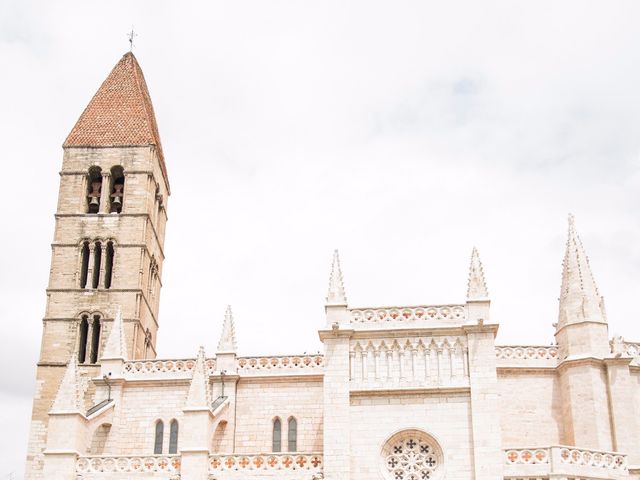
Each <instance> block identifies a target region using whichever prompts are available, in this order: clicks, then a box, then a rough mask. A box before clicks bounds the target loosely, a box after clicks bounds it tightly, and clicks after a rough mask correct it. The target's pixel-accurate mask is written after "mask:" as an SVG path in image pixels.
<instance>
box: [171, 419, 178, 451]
mask: <svg viewBox="0 0 640 480" xmlns="http://www.w3.org/2000/svg"><path fill="white" fill-rule="evenodd" d="M169 453H178V421H177V420H175V419H174V420H171V423H170V424H169Z"/></svg>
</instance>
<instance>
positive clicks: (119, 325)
mask: <svg viewBox="0 0 640 480" xmlns="http://www.w3.org/2000/svg"><path fill="white" fill-rule="evenodd" d="M101 358H102V359H114V358H121V359H123V360H126V359H127V341H126V337H125V331H124V323H123V321H122V311H121V310H120V307H118V311H117V313H116V317H115V318H114V319H113V326H112V327H111V332H110V333H109V338H108V339H107V344H106V345H105V347H104V351H103V352H102V357H101Z"/></svg>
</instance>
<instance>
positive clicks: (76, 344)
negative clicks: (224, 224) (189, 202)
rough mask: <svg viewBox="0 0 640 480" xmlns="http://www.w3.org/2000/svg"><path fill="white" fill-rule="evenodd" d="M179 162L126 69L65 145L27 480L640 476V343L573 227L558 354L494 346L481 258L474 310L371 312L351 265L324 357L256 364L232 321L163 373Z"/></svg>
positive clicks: (112, 78)
mask: <svg viewBox="0 0 640 480" xmlns="http://www.w3.org/2000/svg"><path fill="white" fill-rule="evenodd" d="M167 164H169V165H170V160H169V159H166V160H165V157H164V154H163V150H162V144H161V141H160V135H159V131H158V126H157V123H156V118H155V114H154V111H153V105H152V102H151V97H150V95H149V91H148V89H147V85H146V82H145V78H144V75H143V73H142V70H141V68H140V65H139V64H138V61H137V59H136V57H135V56H134V55H133V54H132V53H131V52H129V53H126V54H125V55H124V56H123V57H122V58H121V59H120V60H119V62H118V63H117V64H116V65H115V67H114V68H113V70H112V71H111V73H110V74H109V75H108V77H107V78H106V79H105V81H104V82H103V83H102V85H101V86H100V87H99V89H98V91H97V93H96V94H95V95H94V96H93V98H92V99H91V101H90V103H89V105H88V106H87V107H86V108H85V110H84V111H83V112H82V114H81V115H80V117H79V119H78V121H77V123H76V124H75V126H74V127H73V129H72V130H71V132H70V133H69V135H68V136H67V138H66V140H65V141H64V144H63V159H62V168H61V171H60V189H59V199H58V205H57V212H56V214H55V232H54V239H53V243H52V256H51V270H50V276H49V284H48V288H47V290H46V309H45V314H44V318H43V333H42V343H41V351H40V357H39V360H38V365H37V374H36V375H37V378H36V393H35V395H34V399H33V412H32V419H31V424H30V435H29V446H28V453H27V465H26V472H27V473H26V478H27V479H29V480H41V479H44V480H102V479H104V480H125V479H127V480H129V479H163V480H170V479H171V480H175V479H182V480H249V479H274V480H275V479H277V480H314V479H315V480H319V479H327V480H375V479H380V480H427V479H428V480H443V479H447V480H498V479H511V480H541V479H557V480H595V479H598V480H604V479H611V480H613V479H632V478H640V417H639V416H638V414H637V412H638V411H640V343H633V342H628V341H625V340H624V339H623V338H621V337H615V338H610V337H609V333H608V326H607V316H606V312H605V307H604V302H603V299H602V297H601V296H600V293H599V291H598V288H597V285H596V282H595V280H594V277H593V275H592V272H591V268H590V266H589V260H588V257H587V254H586V252H585V249H584V247H583V245H582V243H581V241H580V237H579V236H578V233H577V229H576V224H575V220H574V219H573V217H570V218H569V225H568V233H567V243H566V251H565V252H564V263H563V271H562V283H561V286H560V297H559V312H558V319H557V323H555V324H554V327H555V339H551V338H550V339H549V345H546V346H543V345H527V344H526V343H523V344H521V345H496V343H495V338H496V334H497V331H498V327H499V326H498V324H496V323H495V322H493V321H492V319H491V309H490V299H489V293H488V289H487V285H486V282H485V278H484V273H483V267H482V263H481V261H480V256H479V253H478V251H477V250H476V249H473V251H472V254H471V261H470V268H469V278H468V289H467V292H466V297H464V298H463V297H462V295H460V302H459V303H457V304H444V305H443V304H428V303H427V304H423V305H396V306H383V305H386V304H385V299H380V305H370V306H367V307H354V306H351V305H350V304H349V303H348V301H347V295H346V293H345V286H344V283H343V272H342V271H341V267H340V260H339V256H338V252H337V251H336V252H335V253H334V256H333V262H332V265H331V269H330V271H329V288H328V293H327V296H326V301H325V311H326V320H325V322H324V324H323V325H319V326H320V330H319V331H318V335H319V337H320V339H321V341H322V342H323V344H324V352H323V353H322V354H316V355H307V354H300V355H283V356H268V357H244V356H241V355H239V354H238V349H237V342H236V334H235V329H234V318H233V312H232V310H231V308H228V309H227V311H226V312H220V320H221V322H223V328H222V334H221V338H220V339H219V342H218V344H217V349H216V351H215V352H205V351H204V349H203V348H200V349H199V350H198V349H197V347H196V346H194V357H193V358H186V359H171V358H169V359H167V358H164V359H162V358H161V357H158V353H157V352H156V340H157V336H158V328H159V323H158V312H159V297H160V290H161V286H162V266H163V260H164V237H165V228H166V223H167V208H168V199H169V196H170V193H171V189H170V184H169V176H168V169H167ZM561 254H562V253H561V252H558V259H560V255H561ZM461 293H463V292H461ZM321 294H322V292H318V297H319V298H321ZM436 301H437V300H436ZM549 301H552V299H549ZM194 340H195V339H194ZM523 340H524V341H526V338H523Z"/></svg>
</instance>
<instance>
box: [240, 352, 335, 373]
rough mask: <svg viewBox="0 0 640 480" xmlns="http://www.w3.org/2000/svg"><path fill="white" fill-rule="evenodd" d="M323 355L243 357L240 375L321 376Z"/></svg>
mask: <svg viewBox="0 0 640 480" xmlns="http://www.w3.org/2000/svg"><path fill="white" fill-rule="evenodd" d="M323 361H324V357H323V356H322V355H319V354H318V355H291V356H274V357H241V358H238V359H237V366H238V374H240V375H301V374H302V375H309V374H316V375H317V374H321V373H322V367H323Z"/></svg>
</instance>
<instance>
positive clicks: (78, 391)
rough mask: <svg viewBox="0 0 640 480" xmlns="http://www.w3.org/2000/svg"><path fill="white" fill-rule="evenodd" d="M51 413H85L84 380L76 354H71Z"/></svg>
mask: <svg viewBox="0 0 640 480" xmlns="http://www.w3.org/2000/svg"><path fill="white" fill-rule="evenodd" d="M49 413H81V414H84V382H83V380H82V377H81V376H80V370H79V369H78V359H77V358H76V355H75V354H73V355H72V356H71V360H69V363H68V364H67V369H66V370H65V372H64V375H63V376H62V382H60V387H59V388H58V393H57V394H56V398H55V400H54V401H53V406H52V407H51V410H50V412H49Z"/></svg>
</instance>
